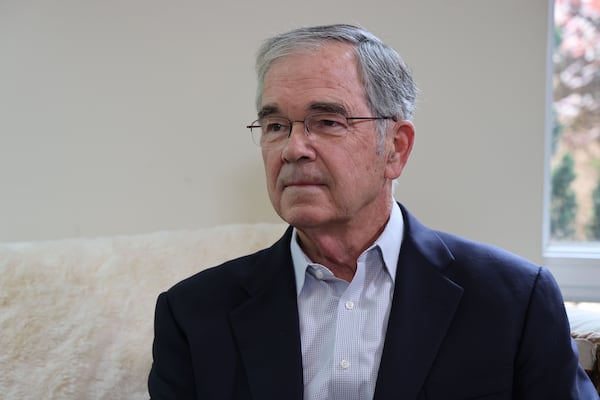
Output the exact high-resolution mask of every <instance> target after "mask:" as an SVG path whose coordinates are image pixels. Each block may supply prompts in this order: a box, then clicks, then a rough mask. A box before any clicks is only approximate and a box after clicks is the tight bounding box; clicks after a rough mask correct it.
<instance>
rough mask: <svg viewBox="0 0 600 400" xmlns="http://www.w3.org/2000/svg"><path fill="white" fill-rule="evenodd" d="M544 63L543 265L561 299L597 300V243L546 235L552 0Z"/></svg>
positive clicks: (599, 270)
mask: <svg viewBox="0 0 600 400" xmlns="http://www.w3.org/2000/svg"><path fill="white" fill-rule="evenodd" d="M548 1H549V7H548V10H549V11H548V29H547V32H548V40H547V52H546V54H547V60H546V124H545V126H546V129H545V134H546V140H545V143H546V145H545V147H546V148H545V154H546V156H545V167H544V181H545V185H544V188H545V189H544V226H543V239H544V240H543V244H544V249H543V260H544V261H543V262H544V265H545V266H546V267H547V268H548V269H549V270H550V271H551V272H552V274H553V275H554V277H555V278H556V280H557V281H558V284H559V285H560V288H561V291H562V294H563V297H564V298H565V300H571V301H600V242H589V243H573V244H570V243H552V242H550V239H549V232H550V182H551V176H552V173H551V170H550V158H551V156H552V149H551V141H552V111H551V110H552V102H553V93H552V72H553V68H554V65H553V60H552V52H553V49H554V0H548Z"/></svg>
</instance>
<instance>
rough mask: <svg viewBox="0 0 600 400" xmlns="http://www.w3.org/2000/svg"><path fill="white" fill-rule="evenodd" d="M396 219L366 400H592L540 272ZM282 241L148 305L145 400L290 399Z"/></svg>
mask: <svg viewBox="0 0 600 400" xmlns="http://www.w3.org/2000/svg"><path fill="white" fill-rule="evenodd" d="M402 212H403V215H404V222H405V234H404V242H403V243H402V248H401V250H400V258H399V260H398V268H397V276H396V286H395V288H394V296H393V300H392V308H391V312H390V317H389V322H388V328H387V333H386V338H385V343H384V349H383V354H382V358H381V364H380V368H379V375H378V378H377V384H376V388H375V396H374V398H375V399H376V400H386V399H403V400H411V399H422V400H424V399H428V400H435V399H442V400H453V399H461V400H464V399H479V400H483V399H489V400H491V399H498V400H499V399H526V400H537V399H540V400H541V399H543V400H550V399H557V400H568V399H573V400H575V399H578V400H582V399H597V398H598V395H597V394H596V392H595V390H594V388H593V386H592V384H591V382H590V381H589V379H588V378H587V376H586V375H585V372H584V371H583V370H582V369H581V367H580V366H579V365H578V360H577V353H576V350H575V347H574V344H573V342H572V340H571V338H570V334H569V323H568V320H567V316H566V313H565V311H564V307H563V303H562V297H561V294H560V292H559V288H558V287H557V284H556V282H555V281H554V279H553V278H552V276H551V275H550V273H549V272H548V271H547V270H546V269H544V268H540V267H539V266H536V265H533V264H531V263H530V262H528V261H526V260H524V259H522V258H519V257H517V256H515V255H513V254H510V253H508V252H505V251H503V250H500V249H498V248H494V247H490V246H486V245H482V244H479V243H474V242H471V241H467V240H465V239H462V238H459V237H456V236H453V235H450V234H447V233H443V232H438V231H434V230H431V229H429V228H427V227H425V226H423V225H422V224H421V223H419V222H418V221H417V220H416V219H415V218H414V217H413V216H412V215H411V214H409V213H408V211H407V210H406V209H404V208H403V209H402ZM290 238H291V228H289V229H288V230H287V231H286V232H285V234H284V235H283V237H282V238H281V239H280V240H279V241H277V242H276V243H275V244H274V245H273V246H271V247H270V248H268V249H264V250H261V251H259V252H257V253H255V254H252V255H248V256H245V257H241V258H238V259H235V260H232V261H228V262H226V263H224V264H222V265H220V266H218V267H215V268H211V269H207V270H204V271H202V272H200V273H198V274H196V275H194V276H192V277H190V278H188V279H186V280H184V281H182V282H180V283H178V284H177V285H175V286H174V287H173V288H171V289H170V290H168V291H167V292H165V293H162V294H161V295H160V296H159V298H158V301H157V305H156V315H155V337H154V345H153V357H154V362H153V365H152V369H151V371H150V375H149V379H148V387H149V392H150V396H151V397H152V399H154V400H162V399H177V400H185V399H199V400H204V399H206V400H208V399H210V400H213V399H214V400H217V399H223V400H224V399H254V400H271V399H272V400H302V396H303V378H302V356H301V347H300V335H299V323H298V309H297V305H296V288H295V278H294V273H293V267H292V259H291V255H290V246H289V243H290Z"/></svg>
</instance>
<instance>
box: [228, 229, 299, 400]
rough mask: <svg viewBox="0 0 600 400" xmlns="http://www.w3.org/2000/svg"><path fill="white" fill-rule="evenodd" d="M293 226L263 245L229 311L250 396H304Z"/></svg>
mask: <svg viewBox="0 0 600 400" xmlns="http://www.w3.org/2000/svg"><path fill="white" fill-rule="evenodd" d="M290 238H291V229H288V231H287V232H286V234H285V235H284V236H283V238H281V239H280V240H279V241H278V242H277V243H276V244H275V245H273V247H272V248H271V249H269V250H266V251H265V252H264V253H263V254H262V255H261V257H259V258H258V261H257V263H256V264H255V265H253V266H252V275H251V276H250V277H249V279H248V280H247V282H246V290H247V292H248V296H249V297H248V299H247V300H246V301H245V302H243V303H242V304H241V305H240V306H239V307H238V308H236V309H235V310H234V311H232V312H231V314H230V321H231V326H232V330H233V333H234V336H235V338H236V342H237V345H238V348H239V352H240V356H241V359H242V362H243V364H244V367H245V370H246V373H247V376H248V383H249V386H250V392H251V394H252V398H253V399H257V400H268V399H297V400H302V396H303V388H304V383H303V377H302V376H303V375H302V351H301V345H300V333H299V332H300V328H299V323H298V307H297V303H296V289H295V285H296V284H295V279H294V273H293V268H292V260H291V255H290V251H289V243H290Z"/></svg>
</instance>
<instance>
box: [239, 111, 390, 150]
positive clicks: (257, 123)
mask: <svg viewBox="0 0 600 400" xmlns="http://www.w3.org/2000/svg"><path fill="white" fill-rule="evenodd" d="M328 114H329V115H336V116H339V117H342V118H345V119H346V124H347V125H350V122H351V121H377V120H388V119H391V120H392V121H398V118H397V117H395V116H385V117H348V116H345V115H343V114H340V113H335V112H333V113H332V112H315V113H309V114H308V115H307V116H306V117H304V119H303V120H291V119H289V118H287V117H279V118H281V119H282V120H287V121H288V122H289V132H288V133H287V135H286V138H288V139H289V137H290V136H291V135H292V130H293V129H294V122H301V123H302V124H303V125H304V133H306V134H311V133H312V132H311V131H310V129H308V126H307V125H306V120H307V119H309V118H311V117H314V116H316V115H328ZM264 118H267V117H264ZM261 119H262V118H259V119H257V120H255V121H253V122H252V123H251V124H250V125H246V128H247V129H250V135H251V136H252V138H253V140H252V141H253V142H254V143H255V144H257V145H258V146H259V147H262V146H263V144H261V143H260V139H259V143H256V140H254V135H253V134H252V133H253V132H252V130H253V129H259V128H262V125H260V120H261ZM261 137H262V134H261Z"/></svg>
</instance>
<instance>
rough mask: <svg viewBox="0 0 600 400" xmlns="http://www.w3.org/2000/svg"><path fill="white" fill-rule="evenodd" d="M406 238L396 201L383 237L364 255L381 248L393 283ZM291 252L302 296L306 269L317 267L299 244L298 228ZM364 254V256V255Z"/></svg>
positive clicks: (400, 212)
mask: <svg viewBox="0 0 600 400" xmlns="http://www.w3.org/2000/svg"><path fill="white" fill-rule="evenodd" d="M403 237H404V220H403V218H402V211H401V210H400V207H399V206H398V203H396V201H393V202H392V211H391V213H390V219H389V220H388V222H387V224H386V226H385V228H384V230H383V232H382V233H381V235H380V236H379V237H378V238H377V240H375V242H373V244H372V245H371V246H369V248H368V249H366V250H365V251H364V253H366V252H368V251H369V250H371V249H372V248H375V247H379V248H380V250H381V254H382V256H383V263H384V265H385V268H386V269H387V271H388V273H389V274H390V276H391V278H392V281H395V279H396V268H397V266H398V257H399V255H400V247H401V246H402V239H403ZM290 250H291V253H292V263H293V264H294V274H295V276H296V294H300V291H301V290H302V287H303V286H304V278H305V276H306V268H308V267H309V266H310V265H311V264H312V265H315V263H314V262H312V261H311V260H310V259H309V258H308V256H307V255H306V254H305V253H304V251H303V250H302V248H300V245H299V244H298V232H297V230H296V228H294V229H293V230H292V240H291V242H290ZM364 253H363V254H364Z"/></svg>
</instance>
